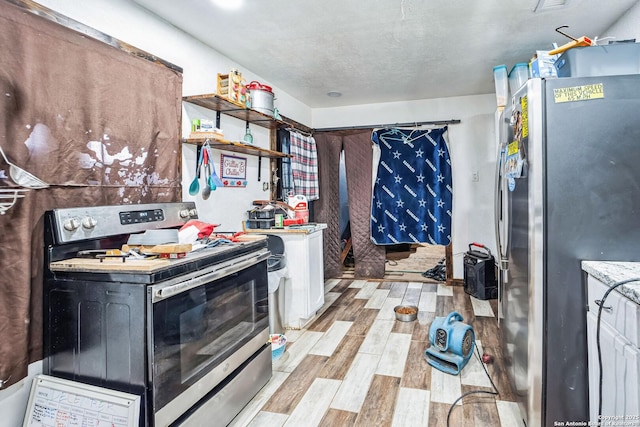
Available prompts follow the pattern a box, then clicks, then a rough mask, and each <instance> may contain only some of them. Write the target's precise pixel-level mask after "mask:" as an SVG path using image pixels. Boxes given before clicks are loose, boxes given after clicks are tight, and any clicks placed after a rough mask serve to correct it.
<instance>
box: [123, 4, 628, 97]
mask: <svg viewBox="0 0 640 427" xmlns="http://www.w3.org/2000/svg"><path fill="white" fill-rule="evenodd" d="M134 1H135V2H136V3H138V4H140V5H141V6H143V7H144V8H146V9H148V10H149V11H151V12H153V13H154V14H157V15H158V16H160V17H161V18H163V19H164V20H166V21H168V22H170V23H171V24H173V25H174V26H176V27H178V28H180V29H181V30H183V31H184V32H186V33H189V34H191V35H192V36H193V37H195V38H197V39H199V40H201V41H202V42H204V43H205V44H207V45H209V46H211V47H212V48H214V49H215V50H217V51H219V52H220V53H222V54H224V55H225V56H227V57H229V58H230V59H232V60H233V61H235V62H237V63H238V64H240V65H241V68H246V69H248V70H251V71H252V72H253V73H256V74H257V75H259V76H261V77H262V78H263V79H264V80H265V82H266V83H269V84H272V85H275V86H277V87H278V88H280V89H282V90H284V91H286V92H287V93H289V94H290V95H291V96H293V97H294V98H297V99H298V100H300V101H301V102H303V103H304V104H306V105H308V106H310V107H312V108H320V107H334V106H343V105H356V104H369V103H378V102H392V101H406V100H415V99H428V98H443V97H450V96H463V95H476V94H486V93H493V92H494V85H493V74H492V69H493V66H494V65H498V64H506V65H507V67H508V68H509V69H510V68H511V66H513V65H514V64H515V63H517V62H526V61H528V60H529V59H530V58H531V56H532V54H533V53H535V51H536V50H544V49H550V48H551V43H553V42H556V43H558V44H559V45H562V44H564V43H566V42H568V41H570V40H569V39H567V38H565V37H564V36H562V35H560V34H558V33H556V32H555V31H554V30H555V28H557V27H559V26H562V25H568V26H569V28H568V29H565V30H564V31H566V32H567V33H568V34H570V35H573V36H574V37H580V36H583V35H584V36H588V37H590V38H592V39H593V38H595V37H598V38H603V37H606V36H608V34H604V31H605V30H606V29H607V28H609V27H610V26H611V25H612V24H613V23H615V22H616V21H617V20H618V18H620V16H622V15H623V14H624V13H625V12H626V11H627V10H628V9H629V8H630V7H631V6H633V5H634V4H635V3H636V2H637V0H615V1H604V0H568V1H567V5H566V6H564V7H561V8H558V7H555V8H550V9H547V10H544V9H543V10H538V11H534V9H536V6H537V5H538V0H509V1H505V0H475V1H469V0H304V1H301V0H298V1H291V0H289V1H286V0H244V2H245V4H244V6H243V8H242V9H239V10H235V11H226V10H223V9H220V8H218V7H216V6H215V5H214V4H213V2H212V1H211V0H181V1H175V0H134ZM542 1H543V0H540V2H542ZM553 2H554V3H555V2H557V0H553ZM329 91H338V92H341V93H342V94H343V95H342V96H341V97H339V98H331V97H328V96H327V95H326V94H327V92H329ZM276 96H277V94H276Z"/></svg>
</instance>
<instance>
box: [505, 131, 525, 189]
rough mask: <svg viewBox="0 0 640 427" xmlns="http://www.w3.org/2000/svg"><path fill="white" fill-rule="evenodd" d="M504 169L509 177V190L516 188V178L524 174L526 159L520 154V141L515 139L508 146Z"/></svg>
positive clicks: (506, 176) (507, 177)
mask: <svg viewBox="0 0 640 427" xmlns="http://www.w3.org/2000/svg"><path fill="white" fill-rule="evenodd" d="M506 154H507V155H506V158H505V162H504V166H503V169H502V175H503V176H504V177H505V178H506V179H507V183H508V184H509V191H513V190H514V189H515V178H520V177H521V176H522V166H523V164H524V161H523V159H522V156H521V154H520V142H519V141H513V142H512V143H510V144H509V145H508V146H507V153H506Z"/></svg>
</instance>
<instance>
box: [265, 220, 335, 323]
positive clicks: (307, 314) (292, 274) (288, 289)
mask: <svg viewBox="0 0 640 427" xmlns="http://www.w3.org/2000/svg"><path fill="white" fill-rule="evenodd" d="M325 228H327V226H326V224H318V225H317V226H316V227H315V228H314V229H311V230H306V232H301V231H291V232H286V231H274V232H273V233H270V232H269V231H264V233H265V234H274V235H277V236H280V237H281V238H282V240H283V241H284V250H285V257H286V260H287V272H288V276H289V277H288V278H287V279H286V280H285V282H284V289H280V292H282V291H283V290H284V309H283V310H282V311H283V319H282V320H283V321H282V323H283V326H284V327H285V328H287V329H301V328H303V327H304V326H305V325H306V324H307V323H308V322H309V321H310V320H311V319H312V318H313V316H315V314H316V312H317V311H318V310H319V309H320V308H321V307H322V306H323V304H324V259H323V249H322V230H323V229H325Z"/></svg>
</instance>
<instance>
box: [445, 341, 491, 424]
mask: <svg viewBox="0 0 640 427" xmlns="http://www.w3.org/2000/svg"><path fill="white" fill-rule="evenodd" d="M475 347H476V357H477V358H478V361H479V362H480V364H481V365H482V369H484V373H485V374H487V378H489V382H490V383H491V387H493V391H486V390H471V391H468V392H466V393H464V394H463V395H462V396H460V397H459V398H457V399H456V400H455V401H454V402H453V403H452V404H451V407H450V408H449V412H448V413H447V427H449V418H450V417H451V412H453V408H455V407H456V403H458V402H459V401H460V400H462V399H463V398H465V397H467V396H469V395H470V394H490V395H492V396H498V395H499V394H500V393H499V392H498V387H496V385H495V384H494V383H493V380H492V379H491V375H489V371H487V367H486V366H485V364H484V362H483V361H482V357H480V350H478V346H477V345H476V346H475Z"/></svg>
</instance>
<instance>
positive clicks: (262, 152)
mask: <svg viewBox="0 0 640 427" xmlns="http://www.w3.org/2000/svg"><path fill="white" fill-rule="evenodd" d="M208 139H209V145H211V148H217V149H219V150H225V151H232V152H235V153H242V154H249V155H252V156H260V157H266V158H269V159H279V158H283V157H292V156H291V155H290V154H284V153H281V152H279V151H273V150H267V149H266V148H260V147H256V146H254V145H249V144H244V143H242V142H234V141H227V140H225V139H214V138H208ZM206 140H207V138H204V137H202V138H185V139H183V140H182V142H184V143H187V144H195V145H202V144H204V142H205V141H206Z"/></svg>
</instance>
